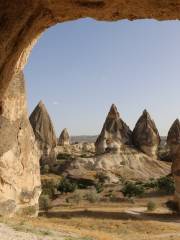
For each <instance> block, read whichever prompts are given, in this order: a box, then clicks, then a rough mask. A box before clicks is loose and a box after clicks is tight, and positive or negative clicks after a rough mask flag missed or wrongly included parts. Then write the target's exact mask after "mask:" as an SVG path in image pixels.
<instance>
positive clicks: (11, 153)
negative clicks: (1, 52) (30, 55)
mask: <svg viewBox="0 0 180 240" xmlns="http://www.w3.org/2000/svg"><path fill="white" fill-rule="evenodd" d="M2 108H3V111H2V114H1V115H0V138H1V141H0V179H1V181H0V215H12V214H14V213H17V212H18V213H22V214H23V213H30V212H31V213H32V214H33V215H36V214H37V212H38V198H39V195H40V185H41V184H40V172H39V156H40V155H39V151H38V148H37V145H36V142H35V137H34V134H33V131H32V128H31V126H30V124H29V120H28V117H27V109H26V95H25V86H24V77H23V73H22V72H20V73H18V74H16V76H14V78H13V79H12V81H11V83H10V85H9V87H8V90H7V92H6V95H5V97H4V99H3V102H2ZM28 209H29V211H28Z"/></svg>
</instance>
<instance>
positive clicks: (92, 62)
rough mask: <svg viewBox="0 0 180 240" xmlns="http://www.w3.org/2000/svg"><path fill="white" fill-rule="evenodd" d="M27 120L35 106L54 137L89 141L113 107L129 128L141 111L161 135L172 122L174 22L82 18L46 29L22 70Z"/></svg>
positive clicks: (179, 41)
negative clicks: (64, 134) (44, 112)
mask: <svg viewBox="0 0 180 240" xmlns="http://www.w3.org/2000/svg"><path fill="white" fill-rule="evenodd" d="M24 72H25V77H26V81H27V90H28V106H29V113H30V112H31V111H32V110H33V108H34V107H35V106H36V104H37V103H38V102H39V101H40V100H43V102H44V103H45V105H46V107H47V109H48V112H49V114H50V116H51V118H52V121H53V123H54V126H55V129H56V134H57V136H58V135H59V134H60V131H61V130H62V129H63V128H65V127H66V128H68V129H69V132H70V134H71V135H81V134H90V135H93V134H97V133H99V132H100V130H101V128H102V125H103V122H104V120H105V117H106V115H107V112H108V110H109V108H110V105H111V104H112V103H115V104H116V105H117V107H118V110H119V112H120V114H121V117H122V118H123V120H125V121H126V123H127V124H128V125H129V126H130V127H131V128H133V127H134V125H135V123H136V121H137V119H138V118H139V116H140V114H141V113H142V111H143V109H145V108H146V109H147V110H148V111H149V113H150V114H151V116H152V118H153V119H154V120H155V122H156V125H157V127H158V129H159V132H160V134H161V135H166V134H167V131H168V129H169V127H170V125H171V124H172V122H173V121H174V120H175V119H176V118H177V117H179V115H180V23H179V22H178V21H168V22H166V21H165V22H158V21H154V20H139V21H133V22H130V21H118V22H113V23H112V22H111V23H109V22H97V21H95V20H92V19H82V20H78V21H73V22H67V23H63V24H62V23H61V24H58V25H56V26H54V27H51V28H50V29H48V30H47V31H46V32H45V33H44V34H43V35H42V37H41V38H40V40H39V41H38V43H37V44H36V46H35V47H34V49H33V51H32V54H31V56H30V58H29V62H28V64H27V65H26V67H25V70H24Z"/></svg>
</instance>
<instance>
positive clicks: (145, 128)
mask: <svg viewBox="0 0 180 240" xmlns="http://www.w3.org/2000/svg"><path fill="white" fill-rule="evenodd" d="M132 138H133V144H134V145H135V146H136V147H137V148H138V149H139V150H141V151H142V152H144V153H145V154H147V155H148V156H152V157H156V156H157V150H158V147H159V144H160V136H159V133H158V130H157V128H156V125H155V122H154V121H153V120H152V119H151V117H150V115H149V113H148V112H147V110H144V112H143V114H142V115H141V117H140V118H139V120H138V121H137V123H136V126H135V128H134V130H133V134H132Z"/></svg>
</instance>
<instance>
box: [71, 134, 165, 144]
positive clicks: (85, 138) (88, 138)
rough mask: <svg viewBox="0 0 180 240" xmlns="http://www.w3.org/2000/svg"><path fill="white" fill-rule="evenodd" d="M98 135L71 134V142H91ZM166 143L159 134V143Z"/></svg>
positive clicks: (163, 137)
mask: <svg viewBox="0 0 180 240" xmlns="http://www.w3.org/2000/svg"><path fill="white" fill-rule="evenodd" d="M97 137H98V135H79V136H72V137H71V143H75V142H79V143H82V142H88V143H93V142H95V141H96V139H97ZM165 143H166V137H165V136H161V145H164V144H165Z"/></svg>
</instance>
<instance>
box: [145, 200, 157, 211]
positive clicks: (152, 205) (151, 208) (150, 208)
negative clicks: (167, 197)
mask: <svg viewBox="0 0 180 240" xmlns="http://www.w3.org/2000/svg"><path fill="white" fill-rule="evenodd" d="M155 209H156V203H155V202H153V201H149V202H148V203H147V210H148V211H154V210H155Z"/></svg>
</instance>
